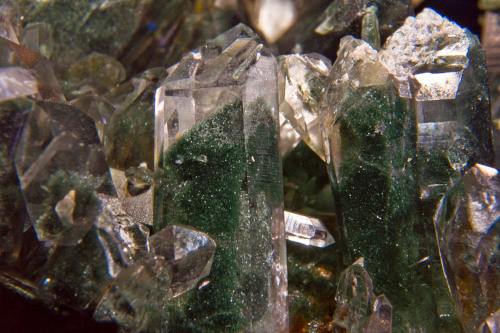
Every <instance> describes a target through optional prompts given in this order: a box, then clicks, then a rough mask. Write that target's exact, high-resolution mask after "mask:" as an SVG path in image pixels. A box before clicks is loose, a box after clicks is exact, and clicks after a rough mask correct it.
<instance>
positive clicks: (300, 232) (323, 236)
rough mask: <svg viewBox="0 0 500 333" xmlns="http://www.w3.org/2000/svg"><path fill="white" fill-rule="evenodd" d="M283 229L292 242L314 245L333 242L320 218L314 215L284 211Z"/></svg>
mask: <svg viewBox="0 0 500 333" xmlns="http://www.w3.org/2000/svg"><path fill="white" fill-rule="evenodd" d="M285 230H286V238H287V239H288V240H289V241H292V242H296V243H301V244H304V245H311V246H316V247H327V246H329V245H332V244H333V243H335V240H334V239H333V236H332V235H331V234H330V232H329V231H328V230H327V229H326V227H325V226H324V225H323V223H322V222H321V220H319V219H317V218H314V217H310V216H306V215H301V214H296V213H292V212H288V211H285Z"/></svg>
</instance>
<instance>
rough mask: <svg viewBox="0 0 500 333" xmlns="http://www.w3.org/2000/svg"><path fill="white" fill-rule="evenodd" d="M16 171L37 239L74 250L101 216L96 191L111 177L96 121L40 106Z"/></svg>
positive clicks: (64, 107) (58, 106)
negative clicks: (67, 246) (72, 247)
mask: <svg viewBox="0 0 500 333" xmlns="http://www.w3.org/2000/svg"><path fill="white" fill-rule="evenodd" d="M15 164H16V171H17V174H18V177H19V181H20V184H21V189H22V191H23V196H24V199H25V201H26V206H27V209H28V212H29V214H30V217H31V219H32V221H33V224H34V227H35V230H36V232H37V236H38V239H39V240H41V241H47V242H49V243H58V244H61V245H74V244H76V243H77V242H78V241H79V240H80V239H81V237H83V236H84V235H85V234H86V233H87V231H88V230H89V229H90V227H92V225H93V224H94V222H95V219H96V217H97V215H98V213H99V211H100V204H99V200H98V199H97V197H96V196H95V191H99V189H100V191H104V192H105V191H106V182H109V173H108V168H107V166H106V163H105V161H104V155H103V153H102V150H101V148H100V144H99V138H98V137H97V132H96V129H95V126H94V122H93V121H92V119H91V118H89V117H88V116H86V115H85V114H83V113H82V112H80V111H79V110H78V109H75V108H72V107H70V106H67V105H64V104H58V103H50V102H38V103H37V104H35V106H34V109H33V110H32V111H31V112H30V114H29V116H28V118H27V119H26V121H25V123H24V127H23V130H22V134H21V137H20V140H19V143H18V145H17V147H16V151H15Z"/></svg>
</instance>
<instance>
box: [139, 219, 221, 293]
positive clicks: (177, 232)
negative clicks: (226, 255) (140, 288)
mask: <svg viewBox="0 0 500 333" xmlns="http://www.w3.org/2000/svg"><path fill="white" fill-rule="evenodd" d="M149 243H150V246H151V249H152V251H153V252H154V253H155V255H157V256H161V257H163V258H164V259H165V261H166V262H167V263H168V264H169V265H171V266H172V267H173V271H174V274H173V276H172V285H171V289H172V293H173V296H177V295H180V294H182V293H184V292H186V291H187V290H189V289H192V288H194V287H195V286H196V285H197V284H198V282H199V281H200V280H201V279H203V278H204V277H206V276H208V274H209V273H210V269H211V267H212V261H213V257H214V252H215V241H214V240H213V239H212V238H210V237H209V236H208V235H207V234H206V233H204V232H201V231H198V230H196V229H194V228H189V227H184V226H178V225H170V226H168V227H166V228H165V229H163V230H161V231H160V232H157V233H156V234H154V235H153V236H152V237H151V238H150V239H149Z"/></svg>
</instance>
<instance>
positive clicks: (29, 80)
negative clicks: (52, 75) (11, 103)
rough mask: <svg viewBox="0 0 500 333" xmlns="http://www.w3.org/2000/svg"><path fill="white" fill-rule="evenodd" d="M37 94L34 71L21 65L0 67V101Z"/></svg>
mask: <svg viewBox="0 0 500 333" xmlns="http://www.w3.org/2000/svg"><path fill="white" fill-rule="evenodd" d="M35 94H38V88H37V81H36V77H35V75H34V73H33V72H32V71H30V70H28V69H24V68H22V67H2V68H0V102H3V101H6V100H9V99H14V98H17V97H23V96H29V95H35Z"/></svg>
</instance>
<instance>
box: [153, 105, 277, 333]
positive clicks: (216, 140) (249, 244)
mask: <svg viewBox="0 0 500 333" xmlns="http://www.w3.org/2000/svg"><path fill="white" fill-rule="evenodd" d="M266 115H268V116H266ZM245 128H250V129H253V130H252V132H251V133H247V135H245V134H246V133H245ZM245 136H246V137H245ZM277 140H278V132H277V130H276V124H275V122H274V120H273V118H272V114H271V113H270V110H269V108H268V107H267V105H266V104H265V102H263V101H262V100H260V99H257V100H256V101H254V102H253V103H250V105H249V106H248V107H247V108H246V109H245V110H244V108H243V104H242V101H241V100H240V99H237V100H235V101H233V102H231V103H228V104H226V105H225V106H224V107H222V108H221V109H219V110H218V111H216V112H215V113H214V114H213V115H211V116H209V117H208V118H206V119H205V120H203V121H201V122H199V123H197V124H195V125H194V126H193V127H192V128H191V129H190V130H188V131H187V132H186V133H185V134H184V135H183V136H182V137H180V138H179V139H178V140H177V141H176V142H175V143H174V144H173V145H172V146H171V147H170V148H169V149H168V151H167V152H166V154H165V156H164V157H163V170H164V173H163V176H162V183H161V185H160V186H159V188H158V189H157V190H156V191H155V193H156V196H155V203H157V206H156V208H155V209H156V210H158V209H160V210H162V211H163V214H162V215H160V214H158V215H157V216H162V220H161V221H156V224H155V231H159V230H161V229H162V228H164V227H166V226H167V225H171V224H177V225H186V226H190V227H194V228H197V229H199V230H201V231H203V232H206V233H207V234H209V235H210V237H212V238H213V239H214V240H215V242H216V244H217V247H216V251H215V255H214V259H213V265H212V269H211V273H210V275H209V276H208V278H207V279H208V280H207V279H205V281H202V284H201V286H200V288H195V289H194V290H192V291H189V292H188V293H186V294H184V295H181V296H179V297H176V298H174V299H173V300H172V301H171V302H170V303H169V311H168V312H169V324H168V325H169V330H170V331H172V332H239V331H242V330H247V329H248V328H249V327H251V326H252V323H253V322H254V321H256V320H258V319H259V317H261V316H262V315H263V314H264V313H265V312H266V311H267V304H268V289H269V287H270V286H269V285H268V275H270V271H271V268H270V263H269V258H268V255H269V253H271V252H272V249H271V230H270V228H271V226H270V221H271V213H272V212H271V211H272V209H273V208H276V207H279V205H280V203H281V201H282V194H281V192H280V191H278V190H276V188H278V189H279V190H281V187H280V186H276V181H275V180H276V179H280V175H279V172H280V165H279V160H278V159H277V158H276V159H275V160H276V162H273V158H274V157H276V156H278V155H277V147H278V145H277ZM275 151H276V154H275V153H274V152H275ZM273 179H274V181H273ZM160 202H161V203H163V204H162V206H161V207H158V203H160ZM269 203H270V204H269ZM206 281H209V283H208V284H207V285H205V286H203V282H206ZM202 286H203V287H202Z"/></svg>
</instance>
